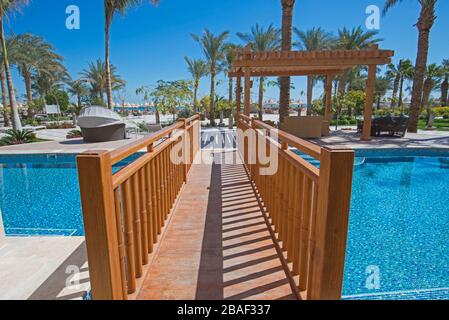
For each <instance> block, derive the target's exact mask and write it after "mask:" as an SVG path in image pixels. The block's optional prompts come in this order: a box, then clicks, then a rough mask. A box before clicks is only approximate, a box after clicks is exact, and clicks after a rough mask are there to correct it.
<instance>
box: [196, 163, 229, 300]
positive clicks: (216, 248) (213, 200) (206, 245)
mask: <svg viewBox="0 0 449 320" xmlns="http://www.w3.org/2000/svg"><path fill="white" fill-rule="evenodd" d="M221 208H222V198H221V166H220V165H218V164H216V163H215V161H214V163H213V164H212V173H211V181H210V193H209V199H208V204H207V213H206V223H205V227H204V237H203V244H202V252H201V260H200V267H199V274H198V284H197V290H196V299H197V300H223V250H222V243H223V237H222V233H221V230H222V210H221Z"/></svg>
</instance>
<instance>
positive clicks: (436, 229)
mask: <svg viewBox="0 0 449 320" xmlns="http://www.w3.org/2000/svg"><path fill="white" fill-rule="evenodd" d="M125 163H126V161H125V162H123V163H121V164H119V166H121V165H124V164H125ZM316 164H317V163H316ZM317 165H318V164H317ZM116 169H118V167H117V168H116ZM0 208H1V210H2V213H3V221H4V224H5V228H6V233H7V234H8V235H42V234H44V235H66V236H70V235H76V236H78V235H82V234H83V224H82V217H81V209H80V201H79V189H78V180H77V171H76V164H75V155H57V156H55V155H25V156H0ZM448 230H449V151H434V150H404V151H391V150H387V151H385V150H376V151H374V150H362V151H358V152H357V159H356V166H355V174H354V186H353V194H352V206H351V217H350V225H349V236H348V245H347V255H346V268H345V279H344V290H343V295H344V296H345V298H348V299H401V298H403V299H436V298H443V299H444V298H446V299H448V298H449V259H448V249H449V232H448Z"/></svg>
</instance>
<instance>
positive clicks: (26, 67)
mask: <svg viewBox="0 0 449 320" xmlns="http://www.w3.org/2000/svg"><path fill="white" fill-rule="evenodd" d="M10 40H11V42H14V43H15V46H16V47H17V49H16V51H17V52H16V54H15V55H14V56H13V57H11V59H10V62H11V63H12V64H14V65H16V66H17V68H18V70H19V73H20V74H21V75H22V77H23V79H24V81H25V89H26V97H27V104H28V107H29V110H30V109H31V108H32V105H33V95H32V88H31V87H32V79H33V77H34V78H35V77H47V78H49V79H53V81H63V80H66V79H69V78H70V76H69V74H68V71H67V69H66V68H65V67H64V65H63V64H62V62H63V59H64V58H63V57H62V56H60V55H58V54H56V53H55V51H54V50H55V49H54V47H53V46H52V45H51V44H49V43H47V42H45V40H44V39H43V38H42V37H38V36H35V35H32V34H28V33H27V34H22V35H18V36H13V37H12V39H10Z"/></svg>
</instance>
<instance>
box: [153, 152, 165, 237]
mask: <svg viewBox="0 0 449 320" xmlns="http://www.w3.org/2000/svg"><path fill="white" fill-rule="evenodd" d="M155 159H156V177H157V180H156V181H157V205H158V220H159V225H158V229H157V230H158V234H161V232H162V227H163V226H164V213H163V210H164V207H163V201H162V166H161V154H160V153H159V154H158V155H157V156H156V158H155Z"/></svg>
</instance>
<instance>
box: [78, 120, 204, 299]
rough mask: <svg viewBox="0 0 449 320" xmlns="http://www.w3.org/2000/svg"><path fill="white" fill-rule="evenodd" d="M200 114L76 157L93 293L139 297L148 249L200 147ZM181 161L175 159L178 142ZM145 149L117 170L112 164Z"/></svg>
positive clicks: (151, 245)
mask: <svg viewBox="0 0 449 320" xmlns="http://www.w3.org/2000/svg"><path fill="white" fill-rule="evenodd" d="M199 128H200V122H199V117H198V116H195V117H192V118H190V119H186V120H181V121H178V122H177V123H175V124H173V125H172V126H170V127H167V128H165V129H163V130H161V131H159V132H157V133H155V134H152V135H150V136H149V137H146V138H143V139H141V140H138V141H136V142H134V143H132V144H129V145H126V146H124V147H122V148H120V149H117V150H115V151H112V152H107V151H95V152H86V153H83V154H80V155H79V156H78V157H77V163H78V175H79V184H80V192H81V203H82V209H83V220H84V229H85V238H86V245H87V254H88V261H89V274H90V283H91V287H92V296H93V298H94V299H98V300H110V299H113V300H126V299H133V298H135V295H136V292H137V290H138V288H139V285H140V282H141V280H140V279H142V278H143V276H144V275H145V269H146V268H145V266H146V265H148V263H149V255H150V254H151V253H152V252H153V250H154V246H155V244H156V243H157V242H158V240H159V235H160V234H161V232H162V229H163V227H164V224H165V222H166V220H167V218H168V216H169V214H170V213H171V210H172V208H173V206H174V204H175V203H176V199H177V197H178V194H179V193H180V191H181V189H182V187H183V185H184V183H185V182H186V181H187V177H188V173H189V170H190V167H191V165H192V162H193V159H194V158H195V156H196V154H197V152H198V150H199V149H198V147H199ZM181 143H184V146H183V147H184V150H185V152H182V153H181V154H180V155H181V156H182V161H172V158H171V155H172V154H176V153H177V152H176V151H178V148H180V147H182V146H181V145H180V144H181ZM142 150H143V152H144V154H143V155H141V156H140V157H138V158H137V159H136V160H134V161H133V162H131V163H130V164H128V165H126V166H125V167H124V168H122V169H121V170H120V171H118V172H116V173H113V166H114V165H116V164H118V163H120V162H121V161H122V160H125V159H127V158H128V157H130V156H133V155H135V154H138V153H139V152H142Z"/></svg>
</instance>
